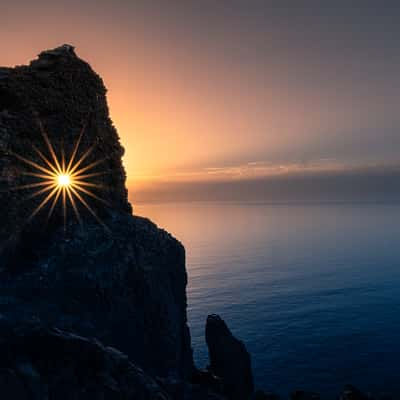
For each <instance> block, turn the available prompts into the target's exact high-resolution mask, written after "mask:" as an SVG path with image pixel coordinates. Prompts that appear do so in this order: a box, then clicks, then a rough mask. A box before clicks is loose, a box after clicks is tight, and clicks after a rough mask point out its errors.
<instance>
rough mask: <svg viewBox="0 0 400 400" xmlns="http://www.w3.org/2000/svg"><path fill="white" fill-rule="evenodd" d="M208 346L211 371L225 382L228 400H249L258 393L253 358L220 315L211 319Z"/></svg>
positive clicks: (208, 325)
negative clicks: (256, 391) (255, 384)
mask: <svg viewBox="0 0 400 400" xmlns="http://www.w3.org/2000/svg"><path fill="white" fill-rule="evenodd" d="M206 342H207V346H208V352H209V357H210V365H209V370H210V371H211V372H212V373H213V374H215V375H216V376H218V377H219V378H221V381H222V385H223V391H224V393H225V394H226V395H227V397H228V398H229V399H232V400H246V399H249V398H250V397H251V396H252V394H253V392H254V383H253V374H252V369H251V360H250V354H249V353H248V351H247V350H246V347H245V345H244V344H243V342H241V341H240V340H238V339H236V338H235V337H234V336H233V335H232V333H231V331H230V330H229V328H228V326H227V325H226V324H225V322H224V321H223V320H222V319H221V318H220V317H219V316H218V315H209V316H208V317H207V324H206Z"/></svg>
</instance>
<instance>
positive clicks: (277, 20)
mask: <svg viewBox="0 0 400 400" xmlns="http://www.w3.org/2000/svg"><path fill="white" fill-rule="evenodd" d="M82 3H83V4H82ZM146 3H147V4H146ZM149 3H150V2H146V1H123V0H117V1H113V2H111V1H101V0H99V1H91V0H90V1H84V2H80V1H77V0H71V1H69V2H66V1H65V2H64V1H57V0H55V1H50V0H48V1H46V0H38V1H35V2H28V1H21V0H15V1H13V2H9V4H7V5H5V4H4V5H2V11H1V15H0V38H1V49H2V54H1V58H0V64H1V65H4V66H13V65H16V64H26V63H27V62H29V60H31V59H33V58H35V57H36V55H37V54H38V53H39V52H40V51H41V50H44V49H47V48H52V47H55V46H58V45H60V44H63V43H70V44H73V45H74V46H76V51H77V54H78V55H79V56H80V57H81V58H83V59H85V60H87V61H88V62H89V63H90V64H91V65H92V66H93V68H94V69H95V70H96V71H97V72H98V73H99V74H100V75H101V76H102V77H103V79H104V81H105V84H106V86H107V88H108V90H109V93H108V96H109V104H110V110H111V116H112V119H113V120H114V122H115V125H116V127H117V129H118V132H119V134H120V136H121V140H122V143H123V145H124V147H125V149H126V155H125V158H124V163H125V166H126V169H127V173H128V185H129V187H130V188H133V190H138V188H141V187H145V186H146V185H147V186H149V185H150V186H151V185H157V183H158V182H170V181H171V182H177V181H188V182H193V181H198V180H200V181H209V180H211V181H214V180H219V179H221V180H226V179H228V180H229V179H238V178H239V179H246V178H248V177H251V178H254V177H257V176H265V175H274V174H281V173H282V172H287V171H289V172H291V171H294V172H296V173H297V172H298V171H301V170H303V169H304V170H305V171H307V170H310V169H311V170H313V169H316V170H322V171H323V170H324V169H334V170H341V169H343V168H344V169H346V168H353V166H356V167H357V168H359V167H360V166H363V165H365V166H370V165H381V164H386V163H396V162H397V161H398V155H397V149H398V148H400V147H399V146H400V138H399V134H398V128H399V125H400V114H399V113H398V111H397V107H398V104H399V100H400V94H399V91H398V87H400V86H399V83H400V82H399V74H398V71H399V70H400V56H399V52H398V50H397V47H398V39H399V24H398V23H396V21H397V19H396V16H397V15H398V12H397V11H398V10H397V8H396V9H395V10H391V9H389V8H388V9H386V11H385V14H382V13H381V14H382V15H381V14H379V13H378V14H377V13H376V10H374V9H373V7H372V6H371V5H372V4H373V2H369V1H365V2H363V3H362V4H364V6H363V8H361V9H360V8H351V7H350V6H346V3H345V2H343V3H342V5H340V2H337V3H336V2H335V4H336V6H335V7H333V6H331V7H320V8H319V7H318V4H319V3H315V4H316V5H314V7H313V8H310V7H309V6H306V5H304V6H301V5H300V4H301V3H302V2H299V3H297V2H296V4H299V6H296V7H295V8H293V2H288V5H287V6H286V7H285V6H284V5H283V3H284V2H272V1H271V2H269V1H254V2H245V1H243V2H239V1H220V2H215V1H208V0H205V1H203V2H191V1H186V2H180V1H168V2H165V1H164V2H162V1H155V2H152V6H150V5H148V4H149ZM279 4H280V6H278V5H279ZM290 4H292V6H291V5H290ZM304 4H306V3H304ZM308 4H310V2H309V3H308ZM332 4H333V3H332Z"/></svg>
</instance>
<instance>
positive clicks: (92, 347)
mask: <svg viewBox="0 0 400 400" xmlns="http://www.w3.org/2000/svg"><path fill="white" fill-rule="evenodd" d="M0 397H1V399H2V400H43V399H49V400H87V399H91V400H104V399H109V400H122V399H127V400H128V399H132V400H133V399H134V400H168V399H170V397H169V396H168V395H167V393H166V392H165V391H164V390H163V389H162V388H161V387H160V386H159V385H158V384H157V382H156V381H155V380H153V379H152V378H150V377H149V376H147V375H146V374H145V373H144V372H143V371H142V370H141V369H140V368H138V367H137V366H135V365H134V364H132V363H131V362H130V361H129V360H128V358H127V357H126V356H125V355H123V354H122V353H120V352H119V351H117V350H115V349H113V348H110V347H104V346H103V345H101V344H100V343H99V342H97V341H95V340H88V339H85V338H82V337H80V336H77V335H74V334H71V333H66V332H63V331H60V330H58V329H46V328H43V327H40V326H39V325H35V324H32V325H23V326H18V325H13V326H7V325H6V324H5V323H4V321H3V322H2V323H1V324H0Z"/></svg>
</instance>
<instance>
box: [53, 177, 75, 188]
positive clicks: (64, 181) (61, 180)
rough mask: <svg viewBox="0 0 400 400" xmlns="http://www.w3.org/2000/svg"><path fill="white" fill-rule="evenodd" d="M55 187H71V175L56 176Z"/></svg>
mask: <svg viewBox="0 0 400 400" xmlns="http://www.w3.org/2000/svg"><path fill="white" fill-rule="evenodd" d="M56 179H57V185H58V186H59V187H68V186H69V185H71V175H68V174H60V175H57V178H56Z"/></svg>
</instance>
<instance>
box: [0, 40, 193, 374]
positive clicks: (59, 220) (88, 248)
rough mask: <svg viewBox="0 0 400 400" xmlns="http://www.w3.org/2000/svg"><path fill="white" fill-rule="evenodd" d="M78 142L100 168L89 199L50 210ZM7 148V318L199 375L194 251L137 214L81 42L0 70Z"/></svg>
mask: <svg viewBox="0 0 400 400" xmlns="http://www.w3.org/2000/svg"><path fill="white" fill-rule="evenodd" d="M49 143H50V145H49ZM77 143H79V146H78V147H77ZM75 149H77V150H76V154H75V158H74V162H75V163H77V162H78V161H79V160H81V159H83V161H82V162H81V163H80V166H79V167H80V168H82V167H83V166H85V165H86V166H91V167H90V168H89V170H87V171H82V172H81V175H80V176H82V175H90V174H91V175H90V176H87V178H88V179H86V181H85V182H86V184H87V185H86V186H85V185H83V184H82V186H81V188H83V189H82V190H79V191H78V190H77V192H78V193H79V194H80V197H81V198H82V199H83V201H81V199H80V198H78V197H77V195H76V196H75V195H74V193H72V194H73V197H75V206H76V208H77V209H78V212H79V218H77V215H76V212H75V211H76V210H75V207H74V205H73V202H72V200H70V199H69V196H68V193H66V209H65V210H63V208H62V206H61V203H62V201H63V199H62V195H61V196H60V199H59V200H58V201H57V203H56V204H55V206H54V209H53V210H51V207H52V203H53V200H54V199H53V198H50V199H49V200H48V201H47V202H46V203H45V204H43V202H44V200H45V199H46V198H47V196H48V194H49V193H50V192H51V191H50V190H49V191H47V192H46V191H43V193H39V194H37V193H38V192H39V191H40V190H41V189H44V187H43V186H41V182H42V181H44V180H46V179H47V180H49V179H50V182H51V180H52V179H53V178H52V176H50V178H49V177H46V171H49V170H50V172H51V171H53V169H54V168H53V169H52V168H51V165H50V164H54V163H55V161H54V157H53V154H52V150H53V151H54V153H55V156H56V158H57V159H58V160H59V162H60V164H61V163H62V162H64V164H65V163H66V162H67V160H68V159H70V158H71V157H72V154H73V153H74V152H75ZM0 155H1V157H0V174H1V175H0V176H1V179H0V189H1V190H0V317H1V318H2V319H6V320H7V321H11V322H12V321H15V323H20V322H21V321H28V322H32V321H35V323H39V324H40V325H41V326H48V327H53V326H55V327H57V328H60V329H64V330H66V331H69V332H73V333H75V334H78V335H83V336H85V337H96V338H97V339H99V340H101V341H102V342H103V343H104V344H105V345H107V346H115V347H116V348H118V349H119V350H121V351H122V352H124V353H126V354H127V355H128V356H129V357H130V359H131V360H132V361H133V362H135V363H136V364H137V365H139V366H140V367H141V368H143V369H144V370H145V371H146V372H148V373H150V374H152V375H153V376H160V377H176V378H185V377H187V376H189V375H190V374H191V373H192V367H193V361H192V352H191V347H190V336H189V330H188V327H187V323H186V292H185V290H186V283H187V276H186V270H185V251H184V248H183V246H182V245H181V244H180V243H179V242H178V241H177V240H175V239H174V238H173V237H172V236H171V235H170V234H168V233H167V232H165V231H164V230H161V229H159V228H158V227H157V226H156V225H154V224H153V223H152V222H151V221H149V220H147V219H144V218H139V217H136V216H133V215H132V210H131V206H130V204H129V203H128V200H127V190H126V187H125V172H124V169H123V165H122V161H121V157H122V155H123V148H122V146H121V144H120V142H119V138H118V135H117V132H116V129H115V128H114V126H113V124H112V122H111V120H110V117H109V112H108V106H107V100H106V89H105V87H104V84H103V82H102V80H101V78H100V77H99V76H98V75H97V74H96V73H95V72H94V71H93V70H92V68H91V67H90V66H89V64H87V63H86V62H85V61H83V60H81V59H80V58H79V57H78V56H77V55H76V53H75V51H74V48H73V47H72V46H69V45H64V46H61V47H59V48H57V49H54V50H50V51H45V52H42V53H41V54H40V55H39V57H38V59H36V60H34V61H32V62H31V63H30V65H28V66H18V67H15V68H0ZM38 166H39V167H40V168H38ZM84 172H85V174H84ZM88 172H89V173H90V174H88ZM40 175H45V176H42V177H41V176H40ZM43 184H44V183H43ZM35 185H36V186H35ZM50 185H51V183H50ZM85 190H86V191H85ZM56 192H57V191H56ZM56 192H55V193H56ZM88 192H90V193H91V194H92V195H90V193H88ZM35 193H36V195H35ZM53 197H55V196H53ZM85 203H86V205H85ZM41 206H42V207H41ZM35 210H37V212H36V213H35V214H34V215H32V214H33V213H34V212H35ZM50 211H52V212H50ZM50 214H51V216H50ZM65 214H66V215H65Z"/></svg>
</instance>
